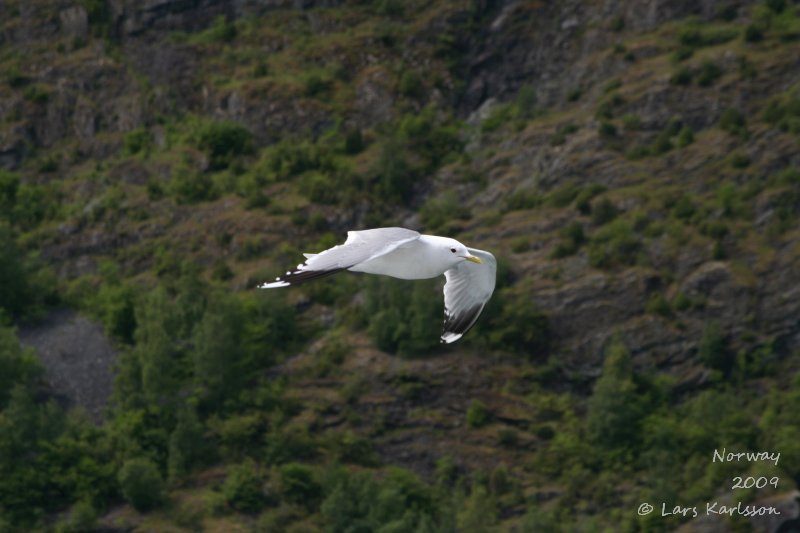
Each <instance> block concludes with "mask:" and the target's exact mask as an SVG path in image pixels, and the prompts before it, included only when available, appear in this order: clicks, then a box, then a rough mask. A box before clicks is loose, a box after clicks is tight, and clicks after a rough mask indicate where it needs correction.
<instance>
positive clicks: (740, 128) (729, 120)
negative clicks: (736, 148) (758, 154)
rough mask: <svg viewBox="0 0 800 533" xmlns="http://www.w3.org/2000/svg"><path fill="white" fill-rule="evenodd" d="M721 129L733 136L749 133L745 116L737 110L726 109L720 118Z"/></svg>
mask: <svg viewBox="0 0 800 533" xmlns="http://www.w3.org/2000/svg"><path fill="white" fill-rule="evenodd" d="M719 127H720V129H722V130H724V131H727V132H728V133H730V134H731V135H744V134H746V133H747V128H746V127H745V121H744V115H742V113H741V112H739V111H738V110H736V109H726V110H725V111H723V112H722V115H720V117H719Z"/></svg>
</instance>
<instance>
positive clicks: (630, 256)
mask: <svg viewBox="0 0 800 533" xmlns="http://www.w3.org/2000/svg"><path fill="white" fill-rule="evenodd" d="M640 249H641V242H640V240H639V238H638V236H637V235H636V233H635V232H634V230H633V227H632V226H631V225H630V223H629V222H628V221H627V220H624V219H617V220H615V221H613V222H611V223H610V224H607V225H606V226H603V227H602V228H600V229H599V230H597V232H596V233H595V234H594V235H593V236H592V239H591V242H590V244H589V264H590V265H592V266H593V267H596V268H610V267H612V266H615V265H632V264H634V263H635V262H636V260H637V258H638V254H639V251H640Z"/></svg>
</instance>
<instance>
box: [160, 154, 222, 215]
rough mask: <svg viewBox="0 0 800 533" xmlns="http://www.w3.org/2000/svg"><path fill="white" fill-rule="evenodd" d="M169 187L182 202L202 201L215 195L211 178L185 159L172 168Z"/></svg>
mask: <svg viewBox="0 0 800 533" xmlns="http://www.w3.org/2000/svg"><path fill="white" fill-rule="evenodd" d="M169 189H170V192H171V193H172V196H173V197H174V198H175V199H176V200H177V201H178V203H183V204H193V203H197V202H204V201H208V200H212V199H214V197H215V196H216V195H215V192H214V184H213V182H212V181H211V178H210V177H209V176H207V175H206V174H204V173H203V172H200V171H199V170H197V169H196V168H192V167H191V166H190V164H189V163H188V162H186V161H184V162H181V163H178V164H177V165H176V166H175V167H174V168H173V169H172V178H171V180H170V182H169Z"/></svg>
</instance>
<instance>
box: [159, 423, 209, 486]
mask: <svg viewBox="0 0 800 533" xmlns="http://www.w3.org/2000/svg"><path fill="white" fill-rule="evenodd" d="M168 453H169V460H168V462H167V472H168V474H169V480H170V481H173V482H174V481H176V480H178V479H179V478H181V477H182V476H185V475H186V474H188V473H190V472H191V471H192V470H193V469H194V468H196V467H197V466H200V465H203V464H205V463H206V462H207V458H208V456H209V455H210V454H209V451H208V449H207V446H206V444H205V430H204V428H203V425H202V423H201V422H200V420H199V419H198V418H197V413H196V411H195V409H194V408H193V407H187V408H184V409H181V410H180V411H178V423H177V424H176V425H175V429H174V430H173V431H172V433H171V434H170V436H169V450H168Z"/></svg>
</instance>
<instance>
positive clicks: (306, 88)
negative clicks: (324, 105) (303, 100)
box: [303, 72, 333, 98]
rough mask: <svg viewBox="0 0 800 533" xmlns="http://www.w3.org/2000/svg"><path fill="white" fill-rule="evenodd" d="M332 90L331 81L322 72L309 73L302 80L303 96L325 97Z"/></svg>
mask: <svg viewBox="0 0 800 533" xmlns="http://www.w3.org/2000/svg"><path fill="white" fill-rule="evenodd" d="M332 89H333V80H332V79H331V78H330V77H329V76H328V75H327V74H326V73H324V72H311V73H309V74H307V75H306V76H305V79H304V80H303V94H305V95H306V96H307V97H309V98H317V97H322V96H326V95H327V94H328V93H330V92H331V90H332Z"/></svg>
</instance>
